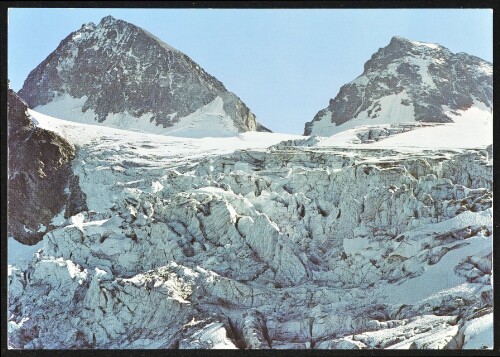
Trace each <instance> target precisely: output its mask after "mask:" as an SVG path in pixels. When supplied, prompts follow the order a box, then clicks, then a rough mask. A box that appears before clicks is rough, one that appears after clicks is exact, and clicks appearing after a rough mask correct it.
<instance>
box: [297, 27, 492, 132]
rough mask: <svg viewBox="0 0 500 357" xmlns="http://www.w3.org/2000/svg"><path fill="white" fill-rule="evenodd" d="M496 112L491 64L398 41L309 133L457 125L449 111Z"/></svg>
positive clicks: (346, 88)
mask: <svg viewBox="0 0 500 357" xmlns="http://www.w3.org/2000/svg"><path fill="white" fill-rule="evenodd" d="M472 106H480V107H483V108H488V109H490V110H491V108H493V70H492V64H491V63H489V62H486V61H484V60H482V59H480V58H478V57H475V56H471V55H468V54H466V53H456V54H454V53H452V52H450V51H449V50H448V49H447V48H445V47H443V46H440V45H438V44H431V43H424V42H418V41H410V40H407V39H405V38H402V37H393V38H392V39H391V41H390V43H389V45H387V46H386V47H384V48H381V49H379V50H378V51H377V52H376V53H375V54H373V55H372V57H371V59H370V60H369V61H368V62H366V63H365V66H364V71H363V74H362V75H361V76H359V77H358V78H356V79H355V80H354V81H352V82H350V83H347V84H345V85H344V86H342V88H340V91H339V93H338V94H337V96H336V97H335V98H334V99H330V103H329V105H328V107H326V108H324V109H322V110H320V111H319V112H318V113H317V114H316V116H315V117H314V119H313V120H312V121H311V122H308V123H306V125H305V130H304V135H310V134H318V135H332V134H335V133H337V132H339V131H342V130H345V129H348V128H350V127H349V124H351V123H352V125H359V122H357V123H356V120H364V122H363V124H369V123H372V124H384V123H394V122H407V121H423V122H437V123H446V122H452V119H451V118H450V116H448V115H447V114H446V112H453V111H457V110H466V109H468V108H470V107H472Z"/></svg>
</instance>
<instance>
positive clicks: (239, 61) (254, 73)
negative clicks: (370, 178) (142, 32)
mask: <svg viewBox="0 0 500 357" xmlns="http://www.w3.org/2000/svg"><path fill="white" fill-rule="evenodd" d="M106 15H112V16H114V17H116V18H120V19H122V20H125V21H128V22H131V23H133V24H135V25H137V26H140V27H142V28H144V29H146V30H148V31H149V32H151V33H152V34H154V35H156V36H157V37H159V38H160V39H162V40H163V41H165V42H167V43H168V44H170V45H172V46H173V47H175V48H177V49H178V50H180V51H182V52H184V53H185V54H187V55H188V56H189V57H191V58H192V59H193V60H194V61H195V62H197V63H198V64H199V65H201V66H202V67H203V68H204V69H205V70H206V71H207V72H208V73H210V74H212V75H214V76H215V77H217V78H218V79H219V80H220V81H222V82H223V83H224V85H225V86H226V88H228V89H229V90H230V91H232V92H234V93H235V94H236V95H238V96H239V97H240V98H241V99H242V100H243V101H244V102H245V103H246V104H247V105H248V107H249V108H250V109H251V110H252V111H253V112H254V113H255V114H256V116H257V119H258V120H259V121H260V122H261V123H262V124H264V125H265V126H267V127H269V128H270V129H272V130H273V131H276V132H286V133H296V134H302V132H303V130H304V123H305V122H306V121H310V120H311V119H312V118H313V117H314V115H315V114H316V113H317V112H318V111H319V110H320V109H322V108H324V107H326V106H327V105H328V100H329V99H330V98H333V97H335V95H336V94H337V92H338V90H339V89H340V87H341V86H342V85H343V84H345V83H347V82H349V81H351V80H353V79H354V78H356V77H357V76H359V75H360V74H361V73H362V71H363V64H364V63H365V62H366V61H367V60H368V59H369V58H370V57H371V55H372V54H373V53H374V52H375V51H377V49H378V48H380V47H384V46H386V45H387V44H388V43H389V41H390V39H391V37H392V36H395V35H398V36H403V37H406V38H409V39H412V40H418V41H424V42H433V43H439V44H441V45H443V46H445V47H447V48H449V49H450V50H451V51H452V52H467V53H469V54H472V55H475V56H478V57H481V58H483V59H485V60H487V61H490V62H491V61H492V57H493V47H492V46H493V30H492V26H493V12H492V10H489V9H392V10H388V9H153V10H151V9H10V10H9V33H8V41H9V42H8V74H9V79H10V81H11V87H12V88H13V89H14V90H19V89H20V88H21V87H22V84H23V82H24V80H25V79H26V77H27V76H28V74H29V72H30V71H31V70H33V69H34V68H35V67H36V66H37V65H38V64H39V63H40V62H41V61H43V60H44V59H45V58H46V57H47V56H48V55H49V54H50V53H51V52H52V51H53V50H55V49H56V47H57V46H58V44H59V42H60V41H62V40H63V39H64V38H65V37H66V36H67V35H68V34H69V33H70V32H72V31H75V30H77V29H79V28H80V27H81V25H82V24H83V23H87V22H94V23H98V22H99V21H100V19H101V18H102V17H104V16H106Z"/></svg>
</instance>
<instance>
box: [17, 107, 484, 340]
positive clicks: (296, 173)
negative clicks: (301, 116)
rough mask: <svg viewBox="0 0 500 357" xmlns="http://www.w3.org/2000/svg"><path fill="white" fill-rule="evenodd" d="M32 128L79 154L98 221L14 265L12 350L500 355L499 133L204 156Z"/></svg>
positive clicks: (70, 125) (51, 122) (252, 148)
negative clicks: (496, 289)
mask: <svg viewBox="0 0 500 357" xmlns="http://www.w3.org/2000/svg"><path fill="white" fill-rule="evenodd" d="M473 110H477V109H474V108H473ZM29 114H30V115H31V116H32V117H34V118H35V119H36V121H37V122H38V125H39V126H40V127H42V128H45V129H48V130H52V131H55V132H56V133H58V134H60V135H62V136H63V137H65V138H66V139H67V140H68V141H69V142H71V143H72V144H73V145H75V147H76V148H77V156H76V158H75V160H74V161H73V171H74V174H75V175H76V176H78V177H79V185H80V189H81V190H82V192H83V193H84V194H85V196H86V205H87V208H88V209H87V210H86V211H83V212H80V213H78V214H77V215H74V216H72V217H70V218H68V219H59V220H54V225H55V226H56V228H55V229H53V230H51V231H50V232H47V233H46V234H45V236H44V238H43V241H42V242H41V243H39V245H38V246H36V247H34V248H32V249H31V250H30V249H27V250H25V251H24V255H23V250H22V249H18V251H19V254H18V255H19V256H20V257H19V260H16V259H14V258H15V256H14V255H12V259H10V260H9V272H8V297H9V299H8V319H9V322H8V334H9V348H13V349H38V348H44V349H61V348H65V349H66V348H127V349H136V348H141V349H144V348H180V349H185V348H188V349H199V348H203V349H206V348H210V349H211V348H215V349H226V348H231V349H234V348H239V349H267V348H272V349H283V348H285V349H462V348H464V349H468V348H474V349H479V348H489V349H491V348H492V347H493V337H492V336H493V332H492V331H493V330H492V327H493V287H492V239H493V238H492V185H493V174H492V151H491V143H492V135H489V131H488V130H491V125H486V124H485V125H484V127H479V129H477V128H478V125H477V121H474V120H466V119H467V115H462V118H464V119H463V120H462V122H460V123H446V124H441V123H432V124H425V123H406V124H393V125H391V124H387V125H379V126H377V125H372V126H364V127H357V128H354V129H351V130H347V131H345V132H342V133H339V134H337V135H334V136H332V137H327V138H322V137H315V136H312V137H308V138H307V137H306V138H305V137H302V136H297V135H285V134H276V133H258V132H247V133H242V134H239V135H236V136H232V137H226V138H210V137H207V138H201V139H193V138H183V137H173V136H164V135H154V134H150V133H143V132H133V131H127V130H120V129H116V128H111V127H101V126H96V125H90V124H83V123H76V122H68V121H64V120H60V119H57V118H53V117H49V116H47V115H44V114H41V113H38V112H36V111H33V110H29ZM462 114H463V113H462ZM469 114H474V113H473V112H471V113H469ZM475 114H477V112H476V113H475ZM472 116H474V117H476V115H471V117H472ZM484 120H485V121H486V123H487V124H488V123H491V120H492V119H491V115H490V116H485V118H484ZM445 126H447V127H448V129H449V130H456V132H457V133H458V132H461V135H450V136H449V137H447V138H446V140H442V141H441V142H434V141H433V140H434V139H436V138H439V137H440V136H441V135H442V134H440V132H441V131H442V130H443V129H442V128H443V127H445ZM473 128H475V129H474V130H473ZM481 128H483V130H481ZM469 129H470V130H469ZM467 133H468V134H469V138H467V139H466V140H465V139H464V136H466V135H467ZM485 133H486V134H485ZM403 136H404V140H403ZM422 137H427V138H431V139H429V140H427V141H426V140H422ZM399 138H401V139H399ZM402 142H404V143H402ZM35 249H37V251H36V252H35V253H34V254H33V250H35ZM12 252H13V251H11V248H10V246H9V257H11V254H12Z"/></svg>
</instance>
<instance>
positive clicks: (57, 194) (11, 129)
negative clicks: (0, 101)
mask: <svg viewBox="0 0 500 357" xmlns="http://www.w3.org/2000/svg"><path fill="white" fill-rule="evenodd" d="M7 118H8V138H9V139H8V150H9V173H8V206H9V212H8V224H7V231H8V235H9V236H12V237H14V239H16V240H18V241H19V242H21V243H24V244H35V243H37V242H38V241H40V240H41V239H42V237H43V235H44V234H45V233H46V232H47V231H48V230H49V229H50V222H51V220H52V218H53V217H54V216H55V215H57V214H58V213H59V212H61V211H62V210H63V209H64V207H65V206H66V205H68V203H69V202H70V201H71V200H70V199H69V198H70V196H74V195H76V194H77V193H76V192H78V190H79V188H78V189H77V187H76V186H78V185H76V186H75V185H74V184H72V182H74V181H75V180H76V181H77V178H75V177H74V176H73V171H72V168H71V160H72V159H73V158H74V157H75V148H74V147H73V145H71V144H70V143H68V142H67V141H66V140H65V139H64V138H62V137H61V136H59V135H57V134H55V133H53V132H51V131H48V130H45V129H41V128H38V127H36V126H35V125H34V123H33V122H32V121H31V119H30V117H29V115H28V113H27V106H26V104H25V103H24V102H23V101H22V100H21V99H19V97H18V96H17V95H16V93H15V92H14V91H12V90H11V89H9V91H8V102H7ZM70 192H72V193H71V194H70ZM80 208H81V209H82V210H84V209H86V206H85V204H84V203H83V204H80ZM44 227H45V228H44Z"/></svg>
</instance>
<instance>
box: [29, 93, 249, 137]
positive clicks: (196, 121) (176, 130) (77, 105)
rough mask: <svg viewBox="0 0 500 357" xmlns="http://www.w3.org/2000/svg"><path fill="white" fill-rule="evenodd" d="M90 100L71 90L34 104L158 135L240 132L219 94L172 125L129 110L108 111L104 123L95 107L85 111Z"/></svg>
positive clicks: (71, 117)
mask: <svg viewBox="0 0 500 357" xmlns="http://www.w3.org/2000/svg"><path fill="white" fill-rule="evenodd" d="M86 101H87V97H86V96H83V97H81V98H79V99H77V98H73V97H71V96H70V95H69V94H64V95H61V96H59V97H57V98H56V99H54V100H53V101H51V102H49V103H47V104H45V105H39V106H37V107H35V108H33V111H34V112H38V113H41V114H45V115H48V116H52V117H55V118H60V119H63V120H68V121H75V122H78V123H82V124H93V125H99V126H103V127H105V126H108V127H109V126H110V127H114V128H117V129H124V130H132V131H138V132H144V133H152V134H158V135H169V136H179V137H190V138H202V137H231V136H235V135H237V134H238V132H239V131H238V129H237V128H236V127H235V126H234V123H233V119H232V118H231V117H230V116H229V115H228V114H226V112H225V111H224V108H223V105H224V102H223V99H222V98H221V97H219V96H218V97H216V98H215V99H214V100H213V101H212V102H210V103H208V104H207V105H205V106H203V107H201V108H199V109H197V110H196V111H195V112H193V113H191V114H189V115H187V116H185V117H183V118H176V115H172V116H171V119H174V118H176V119H179V122H176V123H175V124H173V126H170V127H163V126H161V125H157V124H156V123H153V122H152V121H151V120H150V119H151V118H152V117H153V115H154V114H153V113H150V112H149V113H145V114H143V115H142V116H140V117H134V116H133V115H130V114H128V113H126V112H125V113H111V114H108V116H107V117H106V120H105V121H104V122H101V123H100V122H98V121H97V120H96V118H97V116H96V114H95V112H94V111H93V110H92V109H87V110H86V111H85V112H82V107H83V105H84V103H85V102H86ZM35 117H36V115H35Z"/></svg>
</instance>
